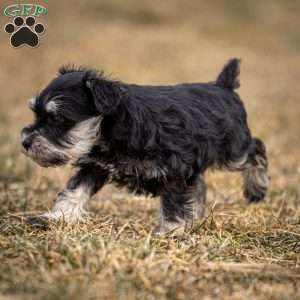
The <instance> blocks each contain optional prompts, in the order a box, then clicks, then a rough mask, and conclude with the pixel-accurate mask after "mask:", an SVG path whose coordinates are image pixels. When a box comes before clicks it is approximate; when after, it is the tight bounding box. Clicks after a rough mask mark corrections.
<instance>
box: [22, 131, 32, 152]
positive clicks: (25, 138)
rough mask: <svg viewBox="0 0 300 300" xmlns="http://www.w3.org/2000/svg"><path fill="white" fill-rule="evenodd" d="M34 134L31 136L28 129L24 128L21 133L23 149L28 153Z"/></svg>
mask: <svg viewBox="0 0 300 300" xmlns="http://www.w3.org/2000/svg"><path fill="white" fill-rule="evenodd" d="M32 137H33V136H32V134H30V133H29V132H28V128H24V129H23V130H22V131H21V143H22V146H23V148H24V149H25V150H26V151H28V150H29V148H30V146H31V144H32V140H33V138H32Z"/></svg>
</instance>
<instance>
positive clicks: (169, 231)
mask: <svg viewBox="0 0 300 300" xmlns="http://www.w3.org/2000/svg"><path fill="white" fill-rule="evenodd" d="M186 233H187V228H186V225H185V223H177V222H165V223H164V224H163V225H161V226H160V228H159V230H158V231H157V232H156V235H158V236H161V237H182V236H185V235H186Z"/></svg>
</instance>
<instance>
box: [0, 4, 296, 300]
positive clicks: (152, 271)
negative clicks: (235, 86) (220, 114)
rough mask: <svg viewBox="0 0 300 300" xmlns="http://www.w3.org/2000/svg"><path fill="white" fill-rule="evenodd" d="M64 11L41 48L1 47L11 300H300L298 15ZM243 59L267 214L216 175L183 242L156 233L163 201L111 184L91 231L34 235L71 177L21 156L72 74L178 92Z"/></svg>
mask: <svg viewBox="0 0 300 300" xmlns="http://www.w3.org/2000/svg"><path fill="white" fill-rule="evenodd" d="M3 2H5V4H6V3H7V4H8V3H11V1H3ZM52 2H53V3H52ZM55 2H56V3H55V4H54V1H49V3H48V8H49V14H48V16H46V17H44V19H43V20H44V22H45V23H46V24H47V30H48V31H47V35H46V36H45V37H44V38H43V44H42V45H41V47H40V48H38V49H34V50H31V49H19V50H14V49H12V48H10V46H9V43H8V37H7V36H6V35H5V33H4V32H3V33H2V34H1V35H0V42H1V69H0V90H1V100H0V125H1V126H0V143H1V147H0V154H1V155H0V166H1V167H0V178H1V183H0V216H1V217H0V218H1V219H0V262H1V264H0V299H217V298H219V299H272V300H273V299H299V298H300V287H299V286H300V285H299V283H300V269H299V267H300V266H299V263H300V196H299V195H300V189H299V182H300V153H299V147H300V139H299V137H300V136H299V125H300V124H299V123H300V104H299V103H300V102H299V94H300V85H299V83H298V81H299V75H300V74H299V70H300V59H299V51H300V39H299V36H300V32H299V26H300V23H299V17H298V15H297V13H296V12H297V11H299V9H300V5H299V3H297V2H296V1H277V0H265V1H260V2H258V1H250V0H247V1H239V2H238V1H229V0H227V1H223V2H222V1H218V2H215V1H200V0H199V1H179V0H175V1H170V0H166V1H138V0H132V1H126V2H125V1H123V0H122V1H121V0H114V1H79V0H78V1H75V0H74V1H72V3H71V2H70V1H55ZM6 21H7V20H4V19H3V24H4V22H6ZM232 56H238V57H242V58H243V65H242V88H241V89H240V94H241V96H242V98H243V99H244V101H245V105H246V107H247V109H248V112H249V121H250V125H251V128H252V129H253V132H254V134H255V135H258V136H261V137H262V138H263V139H264V140H265V142H266V144H267V146H268V152H269V156H270V174H271V176H272V186H271V190H270V193H269V196H268V198H267V199H266V201H265V202H264V203H261V204H259V205H255V206H248V205H246V204H245V202H244V200H243V199H242V196H241V188H240V187H241V182H240V178H239V176H237V175H235V174H228V173H216V174H208V176H207V177H208V178H207V179H208V184H209V194H208V209H207V215H206V218H205V219H204V220H203V221H202V222H199V223H198V224H196V227H195V228H194V230H193V232H192V233H191V234H190V235H189V236H186V237H185V238H182V239H180V240H178V239H173V238H162V237H156V236H155V235H154V234H153V233H152V232H153V230H154V228H155V226H156V211H157V208H158V201H157V200H156V199H154V200H151V199H144V198H137V197H135V196H133V195H129V194H127V193H126V191H123V190H122V191H119V190H117V189H115V188H114V187H112V186H108V187H105V189H104V190H103V191H102V192H101V193H99V194H98V195H97V196H96V197H95V198H94V199H93V201H92V202H91V207H90V209H91V211H92V215H93V218H91V219H90V220H87V222H86V223H84V224H80V225H76V226H68V225H64V224H61V225H57V226H53V227H52V228H51V230H49V231H38V230H33V229H32V228H30V227H28V226H26V225H25V224H24V222H23V221H24V214H25V213H26V212H31V213H32V212H35V211H36V212H37V211H42V210H45V209H47V208H49V207H51V204H52V201H53V199H54V198H55V194H56V193H57V192H58V191H59V189H61V188H62V187H63V185H64V182H65V181H66V179H67V176H68V174H70V172H71V170H63V169H60V170H41V169H39V168H38V167H37V166H35V165H34V164H33V163H31V162H30V161H29V160H27V159H26V158H25V157H23V156H22V155H21V154H20V151H19V140H18V139H19V130H20V128H21V127H22V126H23V125H24V124H26V123H28V122H29V121H30V120H31V114H30V112H29V111H28V110H27V109H26V107H25V103H26V101H25V100H26V99H28V98H30V97H31V96H32V94H33V93H35V92H36V91H38V89H39V88H40V87H41V86H43V85H44V84H46V83H47V82H48V80H49V79H50V78H51V77H52V76H53V74H54V73H55V72H56V70H57V68H58V67H59V66H60V65H61V64H63V63H67V62H74V63H78V64H86V65H91V66H94V67H97V68H101V67H103V68H104V69H106V70H107V71H108V72H110V73H111V74H112V76H113V77H115V78H120V79H124V80H127V81H136V82H148V83H158V82H162V83H167V82H179V81H205V80H212V79H213V78H214V77H215V76H216V74H217V72H218V71H219V69H220V67H221V66H222V65H223V63H224V62H225V61H226V60H227V59H228V58H229V57H232Z"/></svg>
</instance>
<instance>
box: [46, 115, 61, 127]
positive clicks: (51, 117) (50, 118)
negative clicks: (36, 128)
mask: <svg viewBox="0 0 300 300" xmlns="http://www.w3.org/2000/svg"><path fill="white" fill-rule="evenodd" d="M47 120H48V121H49V122H50V123H51V124H53V125H55V124H61V123H63V122H64V118H63V117H62V116H60V115H55V114H51V115H50V114H49V115H48V117H47Z"/></svg>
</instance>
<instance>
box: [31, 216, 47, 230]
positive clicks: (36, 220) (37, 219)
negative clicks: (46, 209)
mask: <svg viewBox="0 0 300 300" xmlns="http://www.w3.org/2000/svg"><path fill="white" fill-rule="evenodd" d="M26 223H27V224H28V225H30V226H32V227H35V228H39V229H43V230H46V229H48V228H49V225H50V219H49V218H48V217H46V216H44V215H39V216H33V217H28V218H27V219H26Z"/></svg>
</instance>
